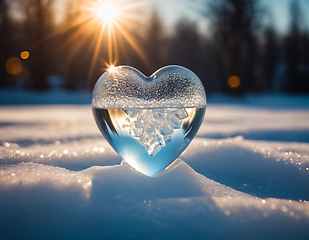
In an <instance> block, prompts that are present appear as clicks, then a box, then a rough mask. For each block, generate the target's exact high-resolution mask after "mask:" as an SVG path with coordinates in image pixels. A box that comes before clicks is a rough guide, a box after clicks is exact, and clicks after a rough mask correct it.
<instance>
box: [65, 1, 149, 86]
mask: <svg viewBox="0 0 309 240" xmlns="http://www.w3.org/2000/svg"><path fill="white" fill-rule="evenodd" d="M147 2H149V1H138V2H131V3H130V2H128V1H123V0H114V1H112V0H105V1H103V0H93V1H82V4H81V6H80V7H79V9H80V12H79V13H78V17H76V18H75V19H74V21H71V22H70V24H67V25H66V27H65V28H63V31H67V32H70V33H69V34H68V35H67V37H66V39H65V41H63V44H62V46H61V47H62V48H66V47H68V46H69V45H70V44H72V43H73V42H74V44H73V45H74V47H73V49H74V50H72V51H71V52H72V53H70V54H74V53H76V52H77V51H79V50H80V48H81V46H85V45H86V46H87V48H88V49H89V50H88V51H91V55H92V58H91V64H90V69H89V74H88V81H87V87H90V86H91V84H92V77H93V73H94V71H95V70H97V69H98V68H99V69H101V70H104V71H105V70H107V69H108V68H109V67H110V66H116V65H117V63H118V61H119V51H122V52H123V53H124V54H126V53H125V51H126V49H125V47H123V46H124V43H127V44H129V45H130V47H131V48H132V49H133V50H134V51H135V52H136V53H137V55H138V56H139V57H140V58H141V59H142V60H143V62H144V63H145V64H146V65H147V59H146V57H145V55H144V54H143V51H142V49H140V47H139V45H138V44H137V41H136V38H135V36H134V35H135V34H136V33H135V32H134V31H136V29H137V22H138V20H140V17H141V15H140V12H139V13H137V9H138V8H139V7H140V6H142V5H144V4H145V3H147ZM119 48H120V49H119ZM102 51H103V52H104V51H106V53H105V55H107V56H103V55H102ZM88 54H89V52H88ZM71 57H72V58H73V57H74V56H73V55H72V56H71ZM98 65H99V66H98Z"/></svg>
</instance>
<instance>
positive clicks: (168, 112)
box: [92, 65, 206, 176]
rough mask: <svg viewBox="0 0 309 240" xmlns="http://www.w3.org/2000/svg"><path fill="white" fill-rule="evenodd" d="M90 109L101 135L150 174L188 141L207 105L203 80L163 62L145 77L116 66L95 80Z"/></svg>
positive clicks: (169, 160)
mask: <svg viewBox="0 0 309 240" xmlns="http://www.w3.org/2000/svg"><path fill="white" fill-rule="evenodd" d="M92 108H93V114H94V117H95V119H96V123H97V125H98V127H99V129H100V130H101V132H102V134H103V135H104V137H105V139H106V140H107V141H108V142H109V143H110V145H111V146H112V147H113V148H114V149H115V151H116V152H117V153H118V154H119V155H120V156H121V157H122V158H123V159H124V160H125V161H127V162H128V163H129V164H130V165H131V166H132V167H133V168H135V169H137V170H138V171H140V172H142V173H144V174H146V175H148V176H154V175H155V174H157V173H159V172H160V171H162V170H163V169H164V168H165V167H167V166H168V165H169V164H171V163H172V162H173V161H174V160H175V159H176V158H177V157H178V156H179V155H180V154H181V153H182V152H183V151H184V150H185V148H186V147H187V146H188V145H189V143H190V142H191V140H192V139H193V137H194V136H195V134H196V132H197V130H198V128H199V127H200V125H201V123H202V121H203V118H204V114H205V108H206V93H205V89H204V87H203V84H202V82H201V81H200V79H199V78H198V77H197V76H196V74H195V73H193V72H192V71H190V70H189V69H187V68H184V67H181V66H176V65H171V66H166V67H163V68H161V69H159V70H158V71H156V72H155V73H153V74H152V75H151V76H150V77H146V76H145V75H143V74H142V73H141V72H139V71H138V70H136V69H135V68H132V67H129V66H119V67H116V68H113V69H111V70H108V71H107V72H105V73H104V74H103V75H102V76H101V77H100V78H99V80H98V81H97V83H96V85H95V87H94V90H93V97H92Z"/></svg>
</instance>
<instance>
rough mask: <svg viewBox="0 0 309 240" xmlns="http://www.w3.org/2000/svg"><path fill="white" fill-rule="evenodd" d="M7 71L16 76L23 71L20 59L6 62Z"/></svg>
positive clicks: (11, 59) (10, 59) (14, 58)
mask: <svg viewBox="0 0 309 240" xmlns="http://www.w3.org/2000/svg"><path fill="white" fill-rule="evenodd" d="M5 69H6V71H7V73H8V74H10V75H16V74H18V73H20V71H21V70H22V64H21V62H20V60H19V59H18V58H16V57H11V58H9V59H8V60H7V61H6V63H5Z"/></svg>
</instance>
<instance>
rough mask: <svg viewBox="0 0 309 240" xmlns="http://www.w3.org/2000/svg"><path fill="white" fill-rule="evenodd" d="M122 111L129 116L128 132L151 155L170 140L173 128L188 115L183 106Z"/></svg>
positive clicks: (179, 124) (176, 127)
mask: <svg viewBox="0 0 309 240" xmlns="http://www.w3.org/2000/svg"><path fill="white" fill-rule="evenodd" d="M124 112H125V113H126V114H127V115H128V116H129V117H130V118H131V122H130V124H129V125H127V126H128V127H129V134H130V135H131V136H132V137H134V138H137V139H138V141H139V143H140V144H142V145H143V146H144V147H145V149H146V151H147V152H148V154H149V156H151V157H153V156H154V155H156V154H157V153H158V152H159V151H160V150H161V149H162V148H163V147H165V146H166V144H168V143H169V142H170V141H171V140H172V137H171V135H172V134H173V132H174V129H180V126H181V123H182V120H183V119H185V118H187V117H188V113H187V112H186V110H185V109H184V108H181V109H129V110H126V109H124ZM127 120H129V118H127ZM132 120H133V121H132ZM129 121H130V120H129Z"/></svg>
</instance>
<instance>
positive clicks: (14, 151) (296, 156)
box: [0, 96, 309, 240]
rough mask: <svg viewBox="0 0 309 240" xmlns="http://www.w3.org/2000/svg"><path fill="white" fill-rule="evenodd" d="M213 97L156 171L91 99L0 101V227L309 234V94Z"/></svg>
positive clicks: (146, 233) (83, 235) (89, 234)
mask: <svg viewBox="0 0 309 240" xmlns="http://www.w3.org/2000/svg"><path fill="white" fill-rule="evenodd" d="M219 99H220V101H219V100H218V99H216V101H215V100H214V101H213V102H217V103H212V104H211V103H210V104H209V105H208V106H207V111H206V118H205V120H204V123H203V124H202V126H201V129H200V131H199V132H198V135H197V137H196V138H195V139H194V140H193V142H192V143H191V144H190V146H189V147H188V148H187V150H186V151H185V152H184V153H183V154H182V155H181V156H180V159H178V160H176V161H175V162H174V163H173V164H172V165H171V166H169V168H168V169H166V170H164V171H163V172H162V173H160V174H159V175H157V176H156V177H154V178H149V177H146V176H144V175H143V174H141V173H139V172H136V171H135V170H134V169H132V168H131V167H130V166H129V165H127V164H125V163H123V164H121V158H120V157H119V156H118V155H117V154H116V153H115V152H114V150H113V149H112V148H111V147H110V146H109V145H108V144H107V142H106V141H105V140H104V139H103V137H102V135H101V133H100V132H99V130H98V128H97V126H96V125H95V122H94V120H93V117H92V112H91V106H90V105H32V106H29V105H26V106H2V107H0V145H1V144H2V146H0V164H1V168H0V239H1V240H2V239H170V238H175V239H308V226H309V202H307V201H309V104H308V103H309V98H308V97H277V98H271V97H269V96H264V97H262V98H259V97H251V98H250V97H248V98H247V101H246V103H241V102H237V101H236V100H235V101H234V102H233V101H229V103H228V104H226V103H225V102H226V101H224V98H222V97H220V98H219ZM250 99H251V100H250ZM257 99H258V101H257ZM16 101H17V102H16V103H18V100H16ZM218 102H221V103H218Z"/></svg>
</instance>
